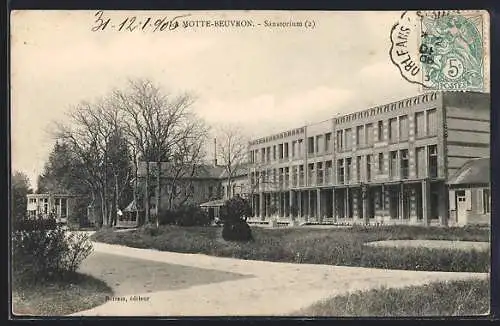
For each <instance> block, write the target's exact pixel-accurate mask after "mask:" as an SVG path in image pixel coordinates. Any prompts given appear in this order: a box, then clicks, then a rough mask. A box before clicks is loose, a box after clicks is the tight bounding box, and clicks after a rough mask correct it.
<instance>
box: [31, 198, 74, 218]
mask: <svg viewBox="0 0 500 326" xmlns="http://www.w3.org/2000/svg"><path fill="white" fill-rule="evenodd" d="M74 198H75V196H72V195H68V194H51V193H47V194H28V195H27V199H28V204H27V217H28V218H30V219H34V218H40V217H41V218H49V216H50V215H51V214H52V216H54V217H55V218H56V220H57V222H59V223H67V221H68V216H70V215H71V214H72V212H73V208H74Z"/></svg>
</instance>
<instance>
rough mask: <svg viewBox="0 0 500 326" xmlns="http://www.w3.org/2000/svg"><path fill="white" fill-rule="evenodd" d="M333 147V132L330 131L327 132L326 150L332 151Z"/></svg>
mask: <svg viewBox="0 0 500 326" xmlns="http://www.w3.org/2000/svg"><path fill="white" fill-rule="evenodd" d="M331 148H332V133H331V132H329V133H327V134H325V152H326V153H328V152H330V150H331Z"/></svg>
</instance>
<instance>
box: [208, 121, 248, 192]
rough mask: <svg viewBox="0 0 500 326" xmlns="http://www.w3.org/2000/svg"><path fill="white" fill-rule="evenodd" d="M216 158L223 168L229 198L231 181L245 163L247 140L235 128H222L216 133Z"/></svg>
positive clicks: (238, 129) (239, 130) (227, 126)
mask: <svg viewBox="0 0 500 326" xmlns="http://www.w3.org/2000/svg"><path fill="white" fill-rule="evenodd" d="M216 139H217V142H218V145H219V148H216V149H215V151H216V154H215V156H216V158H217V159H218V162H220V165H221V166H223V167H224V170H225V173H226V178H227V190H226V192H227V193H226V195H227V196H228V197H229V196H230V192H231V185H232V181H233V179H234V177H235V175H236V173H237V172H238V170H239V169H240V168H241V167H242V166H243V165H244V164H245V163H247V153H248V138H247V137H245V136H244V135H243V134H242V133H241V129H240V128H238V127H237V126H230V125H226V126H222V127H220V128H219V130H218V132H217V138H216Z"/></svg>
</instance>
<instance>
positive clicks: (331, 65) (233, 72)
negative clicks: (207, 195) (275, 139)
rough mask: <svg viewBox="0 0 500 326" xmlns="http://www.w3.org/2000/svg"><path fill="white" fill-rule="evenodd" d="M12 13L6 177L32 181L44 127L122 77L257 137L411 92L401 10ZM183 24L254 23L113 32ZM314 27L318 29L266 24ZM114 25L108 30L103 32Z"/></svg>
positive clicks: (46, 133) (46, 138) (42, 153)
mask: <svg viewBox="0 0 500 326" xmlns="http://www.w3.org/2000/svg"><path fill="white" fill-rule="evenodd" d="M95 14H96V12H95V11H17V12H13V13H12V15H11V155H12V158H11V162H12V170H19V171H23V172H25V173H26V174H27V175H28V177H29V178H30V180H31V185H32V186H33V187H36V178H37V176H38V175H39V174H40V173H41V172H42V171H43V166H44V164H45V162H46V160H47V158H48V154H49V153H50V150H51V148H52V146H53V144H54V140H53V139H52V138H51V136H50V126H51V122H52V121H64V119H65V112H67V111H68V110H69V109H70V108H71V106H73V105H75V104H78V103H79V102H81V101H84V100H87V101H93V100H95V99H97V98H99V97H101V96H104V95H106V94H107V93H109V92H110V91H111V90H112V89H115V88H120V87H123V85H124V84H125V82H126V80H127V78H148V79H151V80H153V81H154V82H156V83H159V84H160V85H161V86H162V87H163V88H164V89H165V91H167V92H171V93H179V92H186V91H187V92H191V93H193V94H195V95H196V98H197V101H196V102H195V106H194V110H195V112H196V113H197V114H198V115H199V116H201V117H202V118H204V119H205V120H206V122H207V123H208V124H209V125H210V126H212V127H214V128H217V126H220V125H233V126H237V127H238V128H239V129H240V130H241V131H242V132H243V133H244V134H245V135H246V136H248V137H250V138H256V137H260V136H265V135H267V134H274V133H278V132H281V131H285V130H288V129H291V128H296V127H300V126H303V125H305V124H309V123H314V122H319V121H323V120H325V119H328V118H331V117H333V116H334V115H335V114H336V113H342V112H349V111H356V110H360V109H363V108H368V107H371V106H375V105H380V104H384V103H388V102H391V101H394V100H397V99H399V98H404V97H406V96H413V95H416V94H418V93H419V89H418V87H417V86H416V85H414V84H410V83H408V82H407V81H406V80H404V79H403V78H402V77H401V76H400V74H399V71H398V68H397V67H396V66H394V65H393V64H392V62H391V60H390V58H389V48H390V38H389V35H390V30H391V27H392V26H393V25H394V24H395V23H396V22H397V20H398V18H399V16H400V15H401V12H287V11H284V12H236V11H233V12H225V13H224V12H218V13H214V12H212V13H209V12H184V13H183V12H126V11H122V12H104V13H103V18H110V19H111V23H109V24H108V27H107V29H106V30H104V31H98V32H93V31H92V30H91V28H92V27H93V26H94V25H95V21H96V16H95ZM183 14H186V15H188V14H190V15H191V16H189V17H187V18H186V19H190V20H200V19H205V20H216V19H253V21H254V23H255V24H261V25H260V26H256V27H254V28H242V27H240V28H236V27H235V28H221V27H212V28H178V29H176V30H174V31H156V32H154V31H153V28H154V26H153V27H150V28H147V29H146V30H145V31H137V30H135V31H134V32H125V31H121V32H119V31H117V30H116V25H117V24H118V23H119V22H121V21H123V20H124V19H125V18H126V17H132V16H136V17H137V18H136V21H141V22H142V21H145V20H146V19H147V18H148V17H151V18H152V19H151V21H156V19H160V18H162V17H167V19H171V17H174V16H178V15H183ZM266 20H268V21H273V22H277V21H286V22H288V21H290V20H293V21H301V22H304V21H305V20H308V21H311V22H312V21H314V28H305V27H301V28H298V27H295V28H293V27H288V28H285V27H275V28H272V27H266V26H265V21H266ZM111 25H114V26H115V29H113V28H109V26H111Z"/></svg>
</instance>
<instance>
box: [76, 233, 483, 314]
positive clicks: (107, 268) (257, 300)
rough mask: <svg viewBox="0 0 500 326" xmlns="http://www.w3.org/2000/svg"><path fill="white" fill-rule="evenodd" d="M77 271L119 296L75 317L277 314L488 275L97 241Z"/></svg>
mask: <svg viewBox="0 0 500 326" xmlns="http://www.w3.org/2000/svg"><path fill="white" fill-rule="evenodd" d="M80 271H81V272H84V273H87V274H91V275H92V276H95V277H98V278H100V279H103V280H104V281H106V282H107V283H108V284H109V285H110V286H111V287H112V288H113V290H114V291H115V297H113V298H110V299H111V300H110V301H108V302H107V303H105V304H104V305H102V306H99V307H96V308H93V309H90V310H87V311H82V312H79V313H75V314H73V316H251V315H254V316H255V315H259V316H278V315H286V314H289V313H292V312H294V311H297V310H300V309H302V308H305V307H308V306H310V305H311V304H313V303H315V302H317V301H319V300H321V299H324V298H328V297H332V296H335V295H340V294H345V293H347V292H350V291H358V290H369V289H373V288H379V287H382V286H385V287H393V288H394V287H404V286H410V285H422V284H426V283H429V282H432V281H443V280H457V279H465V278H471V277H473V278H487V277H488V274H485V273H447V272H419V271H399V270H383V269H374V268H361V267H342V266H329V265H311V264H291V263H273V262H262V261H249V260H240V259H232V258H221V257H211V256H207V255H202V254H181V253H172V252H161V251H156V250H150V249H136V248H129V247H124V246H118V245H109V244H103V243H94V253H93V254H92V255H91V256H90V257H89V258H87V259H86V260H85V261H84V263H83V264H82V266H81V269H80Z"/></svg>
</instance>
